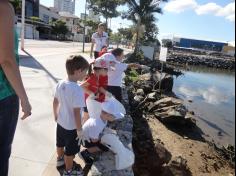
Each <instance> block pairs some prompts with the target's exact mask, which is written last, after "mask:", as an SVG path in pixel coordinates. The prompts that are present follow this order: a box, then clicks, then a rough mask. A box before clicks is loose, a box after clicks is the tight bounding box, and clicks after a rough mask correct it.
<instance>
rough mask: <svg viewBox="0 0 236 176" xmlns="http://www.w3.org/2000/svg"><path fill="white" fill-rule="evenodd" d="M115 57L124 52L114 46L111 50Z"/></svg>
mask: <svg viewBox="0 0 236 176" xmlns="http://www.w3.org/2000/svg"><path fill="white" fill-rule="evenodd" d="M111 53H112V54H113V55H114V56H115V57H117V56H121V55H122V54H123V53H124V50H123V49H121V48H116V49H114V50H113V51H112V52H111Z"/></svg>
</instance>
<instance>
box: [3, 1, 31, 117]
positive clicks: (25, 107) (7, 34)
mask: <svg viewBox="0 0 236 176" xmlns="http://www.w3.org/2000/svg"><path fill="white" fill-rule="evenodd" d="M0 36H1V37H0V65H1V68H2V69H3V71H4V73H5V75H6V77H7V79H8V81H9V82H10V84H11V86H12V87H13V89H14V90H15V92H16V94H17V95H18V97H19V98H20V100H21V107H22V111H23V112H24V115H23V117H22V120H24V119H26V118H27V117H28V116H30V115H31V105H30V103H29V100H28V97H27V94H26V91H25V89H24V86H23V83H22V79H21V75H20V71H19V67H18V66H17V62H16V59H15V53H14V11H13V8H12V7H11V6H10V4H9V3H8V2H7V1H2V2H0Z"/></svg>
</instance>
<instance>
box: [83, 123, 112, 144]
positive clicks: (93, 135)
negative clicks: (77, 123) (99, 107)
mask: <svg viewBox="0 0 236 176" xmlns="http://www.w3.org/2000/svg"><path fill="white" fill-rule="evenodd" d="M106 126H107V122H104V121H103V120H102V119H101V118H89V119H88V120H87V121H86V122H85V124H84V125H83V132H84V135H85V136H86V137H88V138H89V139H95V140H96V139H99V137H100V134H101V133H102V132H103V130H104V129H105V127H106Z"/></svg>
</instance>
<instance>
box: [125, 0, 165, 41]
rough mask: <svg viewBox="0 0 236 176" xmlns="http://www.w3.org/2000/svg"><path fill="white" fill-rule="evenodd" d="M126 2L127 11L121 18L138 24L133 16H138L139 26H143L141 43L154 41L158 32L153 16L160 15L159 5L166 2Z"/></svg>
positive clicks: (155, 19)
mask: <svg viewBox="0 0 236 176" xmlns="http://www.w3.org/2000/svg"><path fill="white" fill-rule="evenodd" d="M126 2H127V4H128V6H129V10H128V12H126V13H124V14H123V18H127V19H129V20H132V21H133V22H134V23H135V24H138V20H137V19H136V18H135V14H138V15H139V17H140V20H141V24H142V25H144V26H145V34H144V37H143V41H155V40H156V39H157V34H158V32H159V30H158V27H157V25H156V22H157V18H156V17H155V14H162V9H161V7H160V3H161V2H167V0H127V1H126Z"/></svg>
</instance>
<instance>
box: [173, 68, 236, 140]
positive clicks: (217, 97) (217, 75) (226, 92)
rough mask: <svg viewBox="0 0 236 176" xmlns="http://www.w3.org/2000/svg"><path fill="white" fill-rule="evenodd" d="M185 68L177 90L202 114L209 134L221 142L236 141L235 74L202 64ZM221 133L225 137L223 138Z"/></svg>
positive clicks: (189, 104)
mask: <svg viewBox="0 0 236 176" xmlns="http://www.w3.org/2000/svg"><path fill="white" fill-rule="evenodd" d="M182 71H183V72H184V73H185V74H184V75H183V76H181V77H178V78H177V79H176V80H175V87H174V92H175V93H176V94H177V95H178V96H179V97H180V98H182V99H184V100H185V103H186V105H187V106H188V108H189V109H190V110H193V111H195V113H196V114H197V115H198V116H199V119H198V121H199V125H200V127H202V128H203V129H205V132H206V133H207V134H210V135H211V136H213V137H214V140H216V141H217V142H219V143H220V144H226V143H231V144H234V143H235V135H234V134H235V73H234V72H229V71H222V70H217V69H209V68H200V67H193V68H191V69H190V70H189V71H186V70H182ZM188 100H193V103H189V102H188ZM219 132H220V133H224V134H225V136H224V137H223V138H222V137H219V136H218V134H219ZM229 134H231V135H229ZM232 134H233V135H232Z"/></svg>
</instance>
